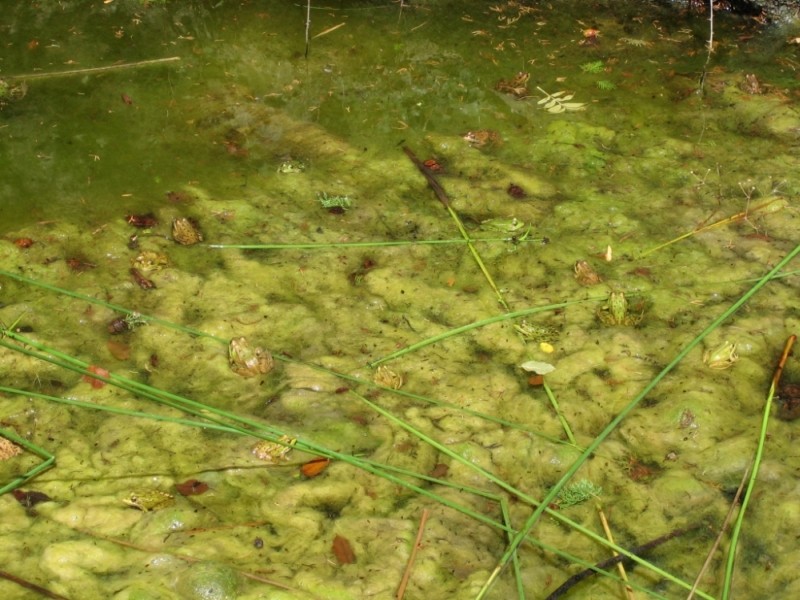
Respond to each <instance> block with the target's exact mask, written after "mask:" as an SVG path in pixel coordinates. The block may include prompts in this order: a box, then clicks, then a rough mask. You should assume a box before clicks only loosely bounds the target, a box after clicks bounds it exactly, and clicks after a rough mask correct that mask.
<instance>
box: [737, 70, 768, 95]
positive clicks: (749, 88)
mask: <svg viewBox="0 0 800 600" xmlns="http://www.w3.org/2000/svg"><path fill="white" fill-rule="evenodd" d="M739 87H740V88H741V90H742V91H743V92H745V93H747V94H753V95H756V94H763V93H764V89H763V88H762V87H761V82H760V81H759V80H758V78H757V77H756V76H755V73H748V74H746V75H745V76H744V81H743V82H742V83H741V84H740V85H739Z"/></svg>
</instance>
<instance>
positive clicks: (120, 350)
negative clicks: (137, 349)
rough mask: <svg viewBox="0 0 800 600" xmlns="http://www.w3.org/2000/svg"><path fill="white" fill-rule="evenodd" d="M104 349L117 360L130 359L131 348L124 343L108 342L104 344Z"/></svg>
mask: <svg viewBox="0 0 800 600" xmlns="http://www.w3.org/2000/svg"><path fill="white" fill-rule="evenodd" d="M106 348H108V351H109V352H110V353H111V356H113V357H114V358H116V359H117V360H128V359H129V358H130V357H131V347H130V346H128V344H126V343H125V342H119V341H117V340H108V341H107V342H106Z"/></svg>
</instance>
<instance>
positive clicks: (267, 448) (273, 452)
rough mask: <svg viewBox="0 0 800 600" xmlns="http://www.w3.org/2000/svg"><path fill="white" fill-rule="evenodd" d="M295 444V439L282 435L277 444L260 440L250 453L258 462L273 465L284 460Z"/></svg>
mask: <svg viewBox="0 0 800 600" xmlns="http://www.w3.org/2000/svg"><path fill="white" fill-rule="evenodd" d="M296 443H297V438H293V437H291V436H288V435H282V436H281V437H279V438H278V441H277V442H270V441H268V440H261V441H260V442H258V443H257V444H256V445H255V446H253V450H252V452H253V454H254V455H255V457H256V458H258V459H259V460H263V461H265V462H268V463H270V464H274V463H278V462H280V461H282V460H286V456H287V455H288V454H289V452H291V451H292V448H294V445H295V444H296Z"/></svg>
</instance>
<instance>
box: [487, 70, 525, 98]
mask: <svg viewBox="0 0 800 600" xmlns="http://www.w3.org/2000/svg"><path fill="white" fill-rule="evenodd" d="M530 76H531V74H530V73H524V72H519V73H517V74H516V75H515V76H514V77H512V78H511V79H508V80H506V79H501V80H500V81H498V82H497V83H496V84H495V86H494V89H496V90H497V91H498V92H503V93H504V94H511V95H512V96H516V97H517V98H522V97H523V96H527V95H528V79H530Z"/></svg>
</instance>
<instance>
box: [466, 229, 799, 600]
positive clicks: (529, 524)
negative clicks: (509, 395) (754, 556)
mask: <svg viewBox="0 0 800 600" xmlns="http://www.w3.org/2000/svg"><path fill="white" fill-rule="evenodd" d="M798 253H800V245H798V246H796V247H795V248H794V249H793V250H792V251H791V252H789V253H788V254H787V255H786V256H784V257H783V259H781V260H780V261H779V262H778V264H777V265H775V267H773V268H772V269H770V271H769V272H768V273H767V274H766V275H764V276H763V277H762V278H761V279H760V280H759V281H758V282H757V283H756V284H754V285H753V286H752V287H751V288H750V289H749V290H748V291H747V292H745V293H744V294H743V295H742V296H741V297H740V298H739V299H738V300H737V301H736V302H734V303H733V305H731V306H730V307H729V308H728V309H727V310H725V311H724V312H723V313H722V314H721V315H720V316H719V317H717V318H716V319H714V321H712V322H711V324H709V325H708V326H707V327H706V328H705V329H703V331H701V332H700V334H698V335H697V337H695V338H694V339H693V340H692V341H690V342H689V343H688V344H687V345H686V346H685V347H684V348H683V349H682V350H681V351H680V352H678V354H677V355H676V356H675V357H674V358H673V359H672V360H671V361H670V362H669V364H668V365H667V366H666V367H664V368H663V369H662V370H661V372H659V373H658V374H657V375H656V376H655V377H654V378H653V379H652V380H651V381H650V382H649V383H648V384H647V385H646V386H645V387H644V389H643V390H642V391H641V392H639V393H638V394H637V395H636V397H635V398H633V399H632V400H631V401H630V402H629V403H628V404H627V405H626V406H625V407H624V408H623V409H622V410H621V411H620V412H619V413H618V414H617V415H616V416H615V417H614V418H613V419H612V420H611V422H610V423H609V424H608V425H607V426H606V427H605V429H603V431H602V432H601V433H600V434H599V435H598V436H597V437H596V438H595V439H594V440H592V442H591V443H590V444H589V445H588V446H587V448H586V449H585V450H584V451H583V454H581V456H580V457H578V459H576V460H575V462H574V463H573V464H572V465H571V466H570V467H569V468H568V469H567V471H566V472H565V473H564V475H562V477H561V479H559V480H558V482H556V484H555V485H554V486H553V487H552V488H551V490H550V492H549V493H548V494H547V495H546V496H545V497H544V499H543V500H542V502H541V504H539V506H538V507H537V508H536V509H535V510H534V511H533V513H532V514H531V516H530V517H528V520H527V521H526V522H525V524H524V525H523V527H522V528H521V529H520V531H519V533H518V534H517V536H516V537H515V538H514V539H513V540H512V542H511V544H509V547H508V549H507V550H506V552H505V553H504V554H503V556H502V557H501V559H500V561H499V562H498V564H497V566H496V567H495V570H494V571H493V572H492V573H491V575H490V576H489V578H488V579H487V580H486V583H485V584H484V586H483V588H482V589H481V590H480V592H479V593H478V595H477V596H476V600H481V599H482V598H484V597H485V596H486V593H487V592H488V591H489V588H491V586H492V584H493V583H494V581H495V579H496V578H497V576H498V575H499V574H500V572H501V571H502V570H503V569H504V568H505V566H506V564H508V561H509V559H510V557H511V556H512V555H513V553H514V552H515V551H516V549H517V548H518V547H519V544H520V542H521V541H522V540H523V539H524V538H525V537H527V536H528V534H529V533H530V531H531V530H532V529H533V527H534V526H535V525H536V523H537V522H538V521H539V519H540V518H541V516H542V513H544V512H545V510H546V508H547V506H548V504H549V503H550V502H552V501H553V500H555V498H556V496H558V494H559V492H560V491H561V489H562V488H563V487H564V486H565V485H566V484H567V483H569V481H570V479H572V477H573V476H574V475H575V473H577V472H578V469H580V468H581V466H583V464H584V463H585V462H586V461H587V460H588V459H589V457H590V456H591V455H592V454H593V453H594V452H595V451H596V450H597V448H598V447H599V446H600V444H602V443H603V442H604V441H605V440H606V438H608V436H609V435H611V433H612V432H613V431H614V430H615V429H616V428H617V427H618V426H619V424H620V423H621V422H622V421H623V420H624V419H625V417H627V416H628V414H630V412H631V411H632V410H633V409H634V408H636V407H637V406H638V405H639V403H640V402H641V401H642V400H643V399H644V398H645V397H646V396H647V394H649V393H650V392H651V391H652V390H653V388H655V387H656V385H658V383H659V382H660V381H661V380H662V379H663V378H664V377H665V376H666V375H667V374H668V373H669V372H670V371H672V369H674V368H675V367H676V366H677V365H678V363H680V362H681V361H682V360H683V359H684V357H685V356H686V355H687V354H689V352H691V351H692V350H693V349H694V348H695V347H696V346H697V345H698V344H699V343H700V342H701V341H703V340H704V339H705V338H706V336H708V334H710V333H711V332H712V331H714V330H715V329H717V327H719V326H720V325H721V324H722V323H723V322H725V321H726V320H727V319H728V318H730V316H731V315H733V314H734V313H735V312H736V311H738V310H739V309H740V308H741V307H742V305H744V303H745V302H747V301H748V300H749V299H750V298H752V297H753V295H755V294H756V292H758V291H759V290H760V289H761V288H762V287H764V286H765V285H766V284H767V282H769V281H770V279H771V278H772V277H773V276H774V275H775V274H776V273H778V272H780V270H781V269H783V267H784V266H786V265H787V264H788V263H789V262H790V261H791V260H792V259H794V257H795V256H797V254H798ZM687 587H690V586H687ZM698 594H699V592H698Z"/></svg>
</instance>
